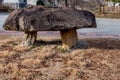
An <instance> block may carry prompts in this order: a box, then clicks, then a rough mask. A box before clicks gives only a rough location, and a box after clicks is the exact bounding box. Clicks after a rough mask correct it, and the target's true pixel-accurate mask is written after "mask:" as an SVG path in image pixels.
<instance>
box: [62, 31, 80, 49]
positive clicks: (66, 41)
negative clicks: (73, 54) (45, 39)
mask: <svg viewBox="0 0 120 80" xmlns="http://www.w3.org/2000/svg"><path fill="white" fill-rule="evenodd" d="M60 34H61V39H62V44H63V48H64V49H70V48H72V47H74V46H76V44H77V42H78V37H77V31H76V29H72V30H62V31H60Z"/></svg>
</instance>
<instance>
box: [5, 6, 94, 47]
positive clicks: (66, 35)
mask: <svg viewBox="0 0 120 80" xmlns="http://www.w3.org/2000/svg"><path fill="white" fill-rule="evenodd" d="M3 28H4V29H5V30H13V31H23V32H24V34H25V36H24V40H23V41H22V44H23V45H27V46H29V45H33V44H34V43H35V42H36V38H37V32H38V31H60V35H61V39H62V44H63V48H64V49H70V48H72V47H74V46H76V45H77V42H78V36H77V31H76V30H77V29H80V28H96V19H95V16H94V14H92V13H91V12H89V11H85V10H77V9H75V8H67V7H64V8H50V7H43V6H30V7H26V8H23V9H16V10H14V11H13V12H11V13H10V14H9V16H8V17H7V19H6V21H5V23H4V25H3Z"/></svg>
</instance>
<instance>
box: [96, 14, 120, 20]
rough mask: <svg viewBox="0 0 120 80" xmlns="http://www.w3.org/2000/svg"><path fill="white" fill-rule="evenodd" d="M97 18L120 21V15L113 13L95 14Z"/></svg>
mask: <svg viewBox="0 0 120 80" xmlns="http://www.w3.org/2000/svg"><path fill="white" fill-rule="evenodd" d="M95 15H96V17H97V18H111V19H120V13H118V14H117V13H116V14H115V13H111V14H106V13H104V14H99V13H96V14H95Z"/></svg>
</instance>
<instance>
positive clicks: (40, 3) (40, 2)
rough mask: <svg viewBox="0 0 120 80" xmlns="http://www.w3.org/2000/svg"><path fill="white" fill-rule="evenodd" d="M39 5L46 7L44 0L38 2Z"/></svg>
mask: <svg viewBox="0 0 120 80" xmlns="http://www.w3.org/2000/svg"><path fill="white" fill-rule="evenodd" d="M36 4H37V5H42V6H44V2H43V0H37V3H36Z"/></svg>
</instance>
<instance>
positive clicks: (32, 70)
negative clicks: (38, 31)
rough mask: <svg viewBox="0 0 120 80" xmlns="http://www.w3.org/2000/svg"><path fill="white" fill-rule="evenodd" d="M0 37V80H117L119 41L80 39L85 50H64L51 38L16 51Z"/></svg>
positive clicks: (12, 41) (13, 41)
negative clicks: (85, 46) (84, 43)
mask: <svg viewBox="0 0 120 80" xmlns="http://www.w3.org/2000/svg"><path fill="white" fill-rule="evenodd" d="M20 42H21V37H16V36H0V80H120V39H81V40H80V42H87V43H88V46H87V49H80V48H77V49H75V50H64V49H62V48H61V41H60V39H58V38H54V37H48V38H46V37H39V38H38V40H37V43H36V44H35V45H34V46H31V47H29V48H28V47H20V46H18V44H19V43H20Z"/></svg>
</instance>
